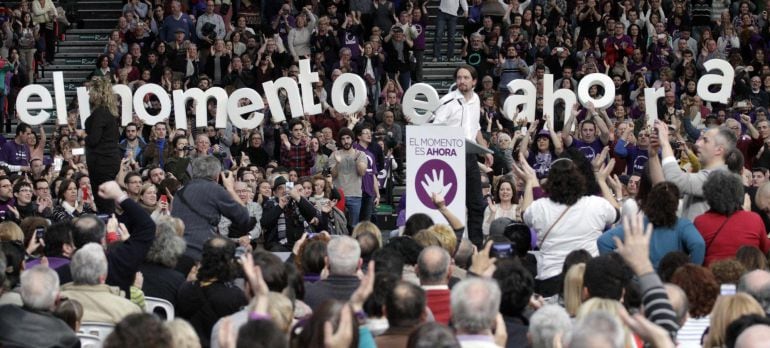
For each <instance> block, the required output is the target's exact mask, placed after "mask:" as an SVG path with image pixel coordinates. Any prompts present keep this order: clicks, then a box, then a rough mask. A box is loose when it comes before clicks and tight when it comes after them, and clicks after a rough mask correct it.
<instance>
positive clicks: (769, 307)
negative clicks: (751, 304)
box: [736, 269, 770, 313]
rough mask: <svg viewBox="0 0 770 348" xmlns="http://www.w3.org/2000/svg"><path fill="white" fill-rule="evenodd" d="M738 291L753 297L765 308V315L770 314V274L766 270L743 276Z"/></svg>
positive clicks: (754, 271)
mask: <svg viewBox="0 0 770 348" xmlns="http://www.w3.org/2000/svg"><path fill="white" fill-rule="evenodd" d="M736 291H738V292H743V293H747V294H749V295H751V297H753V298H754V299H755V300H757V302H759V304H760V305H762V308H764V310H765V313H770V272H768V271H765V270H759V269H757V270H753V271H751V272H748V273H746V274H744V275H743V276H741V279H740V280H739V281H738V286H737V289H736Z"/></svg>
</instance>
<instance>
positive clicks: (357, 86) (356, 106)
mask: <svg viewBox="0 0 770 348" xmlns="http://www.w3.org/2000/svg"><path fill="white" fill-rule="evenodd" d="M348 84H350V85H352V86H353V102H352V103H350V105H348V103H347V102H346V101H345V97H346V96H345V87H347V86H348ZM332 106H334V110H337V112H341V113H343V114H354V113H357V112H359V111H361V110H363V108H364V107H365V106H366V83H365V82H364V79H362V78H361V76H358V75H355V74H350V73H345V74H342V75H340V77H338V78H337V79H336V80H334V84H333V85H332Z"/></svg>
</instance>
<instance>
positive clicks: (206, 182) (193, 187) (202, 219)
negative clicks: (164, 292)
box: [171, 156, 257, 274]
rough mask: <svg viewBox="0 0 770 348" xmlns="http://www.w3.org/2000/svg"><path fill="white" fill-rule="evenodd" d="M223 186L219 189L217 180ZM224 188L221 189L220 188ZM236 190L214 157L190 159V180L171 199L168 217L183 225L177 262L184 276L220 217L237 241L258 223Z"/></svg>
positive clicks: (199, 256) (230, 174)
mask: <svg viewBox="0 0 770 348" xmlns="http://www.w3.org/2000/svg"><path fill="white" fill-rule="evenodd" d="M218 179H219V182H221V183H222V186H220V185H219V184H218V183H217V180H218ZM223 186H224V187H223ZM245 204H246V202H243V201H241V199H240V197H239V196H238V193H237V192H236V191H235V174H234V173H230V172H229V171H225V172H222V164H221V163H220V161H219V159H217V158H216V157H213V156H201V157H198V158H195V159H193V160H192V180H190V182H188V183H187V185H185V186H184V187H183V188H182V189H181V190H179V191H177V193H176V195H175V196H174V209H173V210H172V211H171V215H172V216H174V217H177V218H180V219H182V221H184V223H185V226H186V228H185V234H184V238H185V241H186V242H187V250H186V251H185V254H184V255H183V257H182V258H180V260H179V267H177V269H178V270H180V271H183V273H185V274H187V272H189V270H190V269H191V268H192V266H193V264H194V262H195V261H199V260H200V258H201V252H202V250H203V244H204V243H205V242H206V241H207V240H209V239H210V238H212V237H214V236H216V227H217V226H218V224H219V220H220V217H221V216H224V217H226V218H228V219H229V220H230V221H231V222H232V224H231V225H230V229H231V231H239V233H240V235H233V234H231V235H230V237H233V238H239V237H241V236H243V235H246V234H248V231H250V230H251V229H252V228H254V225H256V224H257V220H256V219H255V218H253V217H251V216H250V215H249V211H248V209H246V207H245V206H244V205H245Z"/></svg>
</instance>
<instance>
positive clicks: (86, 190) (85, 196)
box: [81, 186, 90, 201]
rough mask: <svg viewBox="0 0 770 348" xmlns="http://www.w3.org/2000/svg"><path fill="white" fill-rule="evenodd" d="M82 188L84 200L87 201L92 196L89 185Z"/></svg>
mask: <svg viewBox="0 0 770 348" xmlns="http://www.w3.org/2000/svg"><path fill="white" fill-rule="evenodd" d="M81 189H82V190H83V201H87V200H88V199H89V198H90V197H89V196H88V186H83V187H82V188H81Z"/></svg>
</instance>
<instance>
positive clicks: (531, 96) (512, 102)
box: [503, 79, 537, 122]
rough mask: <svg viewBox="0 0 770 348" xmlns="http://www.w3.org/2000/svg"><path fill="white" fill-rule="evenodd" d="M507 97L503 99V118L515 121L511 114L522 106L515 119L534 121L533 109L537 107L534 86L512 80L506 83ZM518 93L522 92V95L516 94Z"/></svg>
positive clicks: (529, 83)
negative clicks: (523, 118)
mask: <svg viewBox="0 0 770 348" xmlns="http://www.w3.org/2000/svg"><path fill="white" fill-rule="evenodd" d="M507 87H508V92H510V94H508V97H507V98H505V102H504V103H503V112H504V114H505V118H507V119H509V120H511V121H516V120H514V119H513V114H515V113H516V110H518V108H519V106H520V105H522V104H523V105H524V108H523V109H522V110H521V112H519V113H518V115H517V116H516V118H517V119H518V118H522V117H526V118H527V121H529V122H534V121H535V107H537V89H536V88H535V85H533V84H532V82H530V81H529V80H523V79H519V80H513V81H511V82H508V85H507ZM519 91H523V92H524V94H516V93H518V92H519Z"/></svg>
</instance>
